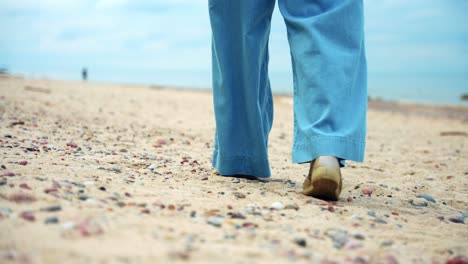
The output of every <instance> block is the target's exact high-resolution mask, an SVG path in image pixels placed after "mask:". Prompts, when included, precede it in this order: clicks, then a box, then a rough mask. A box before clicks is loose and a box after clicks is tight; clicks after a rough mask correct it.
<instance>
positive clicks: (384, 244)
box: [380, 240, 393, 247]
mask: <svg viewBox="0 0 468 264" xmlns="http://www.w3.org/2000/svg"><path fill="white" fill-rule="evenodd" d="M380 245H381V246H382V247H389V246H391V245H393V241H392V240H384V241H382V243H381V244H380Z"/></svg>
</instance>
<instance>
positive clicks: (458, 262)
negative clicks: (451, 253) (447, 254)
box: [446, 256, 468, 264]
mask: <svg viewBox="0 0 468 264" xmlns="http://www.w3.org/2000/svg"><path fill="white" fill-rule="evenodd" d="M446 264H468V258H467V257H465V256H456V257H453V258H450V259H448V260H447V262H446Z"/></svg>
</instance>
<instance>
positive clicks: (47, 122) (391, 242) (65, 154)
mask: <svg viewBox="0 0 468 264" xmlns="http://www.w3.org/2000/svg"><path fill="white" fill-rule="evenodd" d="M274 103H275V105H274V107H275V118H274V124H273V130H272V132H271V135H270V144H269V155H270V160H271V164H272V173H273V176H272V177H271V178H270V179H268V180H265V181H254V180H247V179H237V178H230V177H222V176H218V175H216V174H213V172H212V168H211V164H210V157H211V151H212V145H213V132H214V117H213V107H212V98H211V93H210V92H207V91H191V90H177V89H169V88H167V87H154V86H153V87H150V86H143V85H142V86H138V85H123V84H122V85H119V84H102V83H92V82H89V83H84V82H72V81H59V80H45V79H27V78H21V77H13V76H9V75H2V76H0V114H1V118H0V149H1V154H0V155H1V156H0V157H1V162H0V165H1V169H0V262H1V263H172V262H193V263H389V264H390V263H392V264H393V263H468V262H467V261H468V260H467V258H466V257H467V256H468V253H467V252H468V228H467V226H466V223H467V221H468V220H467V219H466V217H467V216H468V107H462V106H460V107H449V106H431V105H424V106H422V105H415V104H408V103H406V104H399V103H389V102H383V101H371V102H369V111H368V133H367V150H366V157H365V162H364V163H356V162H352V161H347V166H346V167H345V168H343V170H342V173H343V175H344V189H343V192H342V195H341V198H340V200H339V201H338V202H336V203H329V202H324V201H321V200H318V199H314V198H311V197H307V196H304V195H302V194H301V191H302V182H303V180H304V177H305V176H306V174H307V172H308V165H307V164H303V165H297V164H292V163H291V144H292V136H293V135H292V132H293V129H292V125H293V113H292V106H293V105H292V104H293V101H292V98H291V97H287V96H277V97H275V102H274ZM455 261H465V262H455Z"/></svg>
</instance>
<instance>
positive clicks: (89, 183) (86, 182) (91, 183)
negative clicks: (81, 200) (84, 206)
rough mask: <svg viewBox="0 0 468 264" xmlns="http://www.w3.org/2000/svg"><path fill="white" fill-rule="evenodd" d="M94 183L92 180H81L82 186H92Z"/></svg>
mask: <svg viewBox="0 0 468 264" xmlns="http://www.w3.org/2000/svg"><path fill="white" fill-rule="evenodd" d="M94 183H95V182H94V181H85V182H83V185H84V186H92V185H94Z"/></svg>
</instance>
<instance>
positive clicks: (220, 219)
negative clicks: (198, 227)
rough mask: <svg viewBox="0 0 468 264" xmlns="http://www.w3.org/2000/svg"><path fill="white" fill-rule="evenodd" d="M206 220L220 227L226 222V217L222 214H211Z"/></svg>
mask: <svg viewBox="0 0 468 264" xmlns="http://www.w3.org/2000/svg"><path fill="white" fill-rule="evenodd" d="M206 222H207V223H208V224H210V225H212V226H216V227H220V226H222V225H223V223H224V218H223V217H220V216H211V217H208V218H207V219H206Z"/></svg>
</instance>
